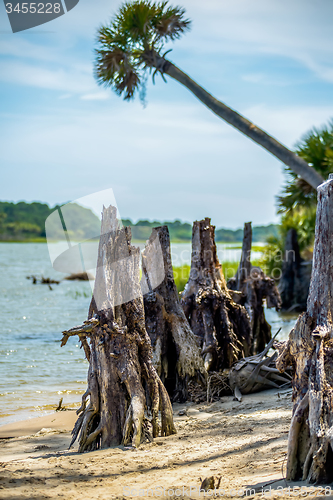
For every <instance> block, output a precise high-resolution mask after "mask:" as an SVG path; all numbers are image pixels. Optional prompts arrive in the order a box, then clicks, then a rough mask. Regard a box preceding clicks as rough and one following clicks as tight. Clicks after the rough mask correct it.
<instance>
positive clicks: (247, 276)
mask: <svg viewBox="0 0 333 500" xmlns="http://www.w3.org/2000/svg"><path fill="white" fill-rule="evenodd" d="M251 246H252V227H251V222H246V223H245V225H244V237H243V247H242V255H241V260H240V263H239V266H238V269H237V272H236V275H235V276H234V277H233V278H231V279H230V280H229V281H228V288H229V289H230V290H232V291H233V292H234V293H232V292H231V293H232V297H233V299H234V300H235V302H237V303H238V304H241V305H243V306H244V307H245V308H246V310H247V312H248V314H249V317H250V321H251V330H252V346H251V354H256V353H259V352H261V351H263V350H264V348H265V345H266V344H268V342H269V341H270V340H271V338H272V334H271V326H270V325H269V323H267V321H266V318H265V311H264V303H265V301H266V304H267V307H269V308H273V307H274V308H275V309H276V310H277V311H278V310H279V309H280V308H281V298H280V294H279V291H278V289H277V286H276V284H275V281H274V280H273V279H272V278H269V277H268V276H266V275H265V273H264V272H263V271H262V269H260V267H255V266H252V264H251Z"/></svg>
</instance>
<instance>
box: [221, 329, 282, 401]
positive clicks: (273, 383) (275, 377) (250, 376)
mask: <svg viewBox="0 0 333 500" xmlns="http://www.w3.org/2000/svg"><path fill="white" fill-rule="evenodd" d="M279 331H280V330H279ZM278 333H279V332H277V334H278ZM277 334H276V335H277ZM276 335H275V337H276ZM275 337H274V338H275ZM274 338H273V339H271V341H270V342H269V343H268V344H267V346H266V347H265V349H264V350H263V351H262V352H261V353H260V354H256V355H255V356H249V357H247V358H244V359H241V360H240V361H237V362H236V363H235V364H234V365H233V366H232V367H231V369H230V372H229V385H230V387H231V389H232V390H233V391H234V393H235V397H236V398H237V399H240V397H241V395H242V394H250V393H252V392H259V391H263V390H265V389H272V388H279V387H281V386H284V385H289V384H290V383H291V379H292V377H291V375H290V373H289V372H288V371H286V372H285V373H284V374H281V373H280V372H279V370H278V369H277V368H276V358H277V354H278V353H277V352H275V353H274V354H272V356H267V353H268V351H269V350H270V348H271V347H272V346H273V342H274ZM289 371H290V370H289Z"/></svg>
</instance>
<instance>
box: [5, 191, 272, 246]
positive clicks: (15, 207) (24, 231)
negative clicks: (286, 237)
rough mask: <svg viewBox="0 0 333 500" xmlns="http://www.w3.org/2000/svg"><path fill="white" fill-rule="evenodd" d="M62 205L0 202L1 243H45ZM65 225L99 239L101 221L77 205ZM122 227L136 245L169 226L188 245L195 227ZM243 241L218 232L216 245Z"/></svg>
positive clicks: (77, 235)
mask: <svg viewBox="0 0 333 500" xmlns="http://www.w3.org/2000/svg"><path fill="white" fill-rule="evenodd" d="M57 208H59V205H56V206H55V207H53V208H51V207H49V205H47V204H46V203H37V202H34V203H25V202H23V201H21V202H19V203H10V202H4V201H2V202H0V241H45V239H46V234H45V220H46V219H47V218H48V216H49V215H50V214H51V213H52V212H54V211H55V210H56V209H57ZM61 212H62V216H63V221H64V222H65V224H66V228H67V231H68V233H69V236H70V238H71V239H77V240H82V239H90V238H91V237H92V236H95V237H96V236H98V235H99V231H100V221H99V219H98V217H97V216H96V215H95V214H94V213H93V212H92V211H91V210H89V209H87V208H84V207H81V206H80V205H77V204H75V203H70V204H66V205H64V206H63V207H62V208H61ZM57 220H58V219H57V218H55V221H54V223H55V227H54V236H55V237H56V238H62V236H63V233H62V226H60V227H58V226H57V225H56V224H57ZM122 223H123V224H124V225H126V226H131V229H132V237H133V240H135V241H146V240H147V239H148V238H149V236H150V234H151V228H152V227H157V226H162V225H167V226H168V228H169V232H170V237H171V240H172V241H173V242H188V241H191V238H192V225H191V224H189V223H186V222H181V221H180V220H175V221H167V222H161V221H153V222H150V221H148V220H139V221H138V222H137V223H135V224H133V223H132V221H131V220H130V219H123V220H122ZM277 235H278V226H277V225H275V224H270V225H269V226H254V227H253V241H254V242H259V241H260V242H261V241H266V239H267V238H268V237H272V236H274V237H277ZM242 239H243V229H236V230H232V229H217V230H216V241H217V242H225V243H240V242H241V241H242Z"/></svg>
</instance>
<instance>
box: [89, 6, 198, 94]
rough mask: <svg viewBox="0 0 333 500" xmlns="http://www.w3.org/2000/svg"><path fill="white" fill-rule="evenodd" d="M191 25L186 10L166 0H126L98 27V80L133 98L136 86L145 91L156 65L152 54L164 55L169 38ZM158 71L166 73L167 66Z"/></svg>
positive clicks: (176, 35) (175, 36)
mask: <svg viewBox="0 0 333 500" xmlns="http://www.w3.org/2000/svg"><path fill="white" fill-rule="evenodd" d="M189 26H190V21H189V20H188V19H185V10H184V9H182V8H180V7H171V6H169V5H168V2H166V1H163V2H152V1H150V0H134V1H129V2H125V3H124V4H123V5H122V6H121V8H120V9H119V11H118V14H117V15H116V16H115V17H114V19H113V20H112V21H111V22H110V24H109V25H106V26H102V27H100V29H99V30H98V34H97V43H98V49H97V50H96V51H95V52H96V64H95V76H96V79H97V81H98V83H99V84H101V85H106V86H110V87H112V88H113V90H114V91H115V92H116V93H117V94H119V95H122V94H124V98H125V99H131V98H132V97H133V96H134V95H135V92H136V90H138V91H139V95H140V96H142V95H144V91H145V89H144V88H141V87H143V86H144V85H145V82H146V72H147V70H148V69H150V68H151V67H154V64H155V63H154V61H155V60H156V57H151V55H153V56H154V55H155V56H156V54H157V55H160V54H161V53H162V49H163V46H164V44H165V42H166V41H168V40H175V39H177V38H179V37H180V36H181V34H182V33H183V32H184V31H186V30H187V29H189ZM148 56H149V57H148ZM155 67H156V66H155ZM158 71H159V72H160V73H161V74H162V76H163V69H161V68H158ZM140 89H141V90H140ZM142 100H144V99H143V98H142Z"/></svg>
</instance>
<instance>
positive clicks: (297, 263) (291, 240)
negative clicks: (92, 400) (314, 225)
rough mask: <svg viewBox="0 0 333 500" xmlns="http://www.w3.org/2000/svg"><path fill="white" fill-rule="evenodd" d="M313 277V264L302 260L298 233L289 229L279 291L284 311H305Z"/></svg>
mask: <svg viewBox="0 0 333 500" xmlns="http://www.w3.org/2000/svg"><path fill="white" fill-rule="evenodd" d="M310 277H311V262H307V261H305V260H304V259H302V257H301V254H300V251H299V246H298V238H297V232H296V230H295V229H293V228H291V229H289V231H288V233H287V237H286V244H285V248H284V255H283V263H282V275H281V278H280V283H279V290H280V294H281V300H282V309H284V310H287V311H291V310H293V311H295V310H296V311H305V310H306V300H307V297H308V293H309V285H310Z"/></svg>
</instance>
